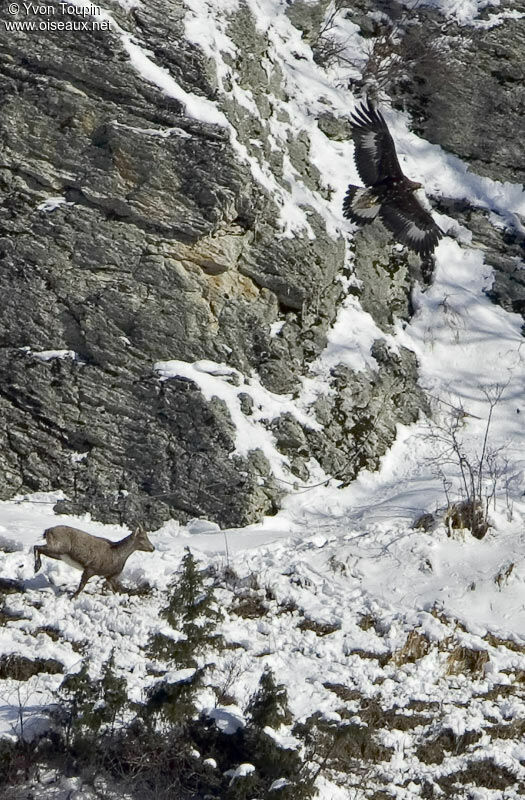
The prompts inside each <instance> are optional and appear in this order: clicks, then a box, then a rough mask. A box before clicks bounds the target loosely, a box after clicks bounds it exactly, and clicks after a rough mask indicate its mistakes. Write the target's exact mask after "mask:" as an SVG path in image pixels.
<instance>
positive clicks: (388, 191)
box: [343, 100, 443, 257]
mask: <svg viewBox="0 0 525 800" xmlns="http://www.w3.org/2000/svg"><path fill="white" fill-rule="evenodd" d="M350 119H351V123H352V133H353V139H354V144H355V149H354V158H355V162H356V167H357V171H358V173H359V177H360V178H361V180H362V181H363V183H364V184H365V186H364V187H361V186H354V185H352V184H350V186H349V187H348V190H347V192H346V196H345V199H344V202H343V214H344V216H345V217H347V219H350V220H351V221H352V222H355V223H357V224H364V223H367V222H372V220H374V219H376V217H379V218H380V219H381V221H382V222H383V223H384V224H385V225H386V227H387V228H388V229H389V230H390V231H391V233H393V235H394V237H395V238H396V239H397V241H398V242H401V244H404V245H406V246H407V247H409V248H410V249H411V250H414V251H415V252H416V253H418V254H419V255H420V256H422V257H426V256H429V255H430V254H431V253H432V252H433V250H434V248H435V246H436V245H437V243H438V241H439V239H440V238H441V236H442V235H443V232H442V231H441V229H440V228H439V227H438V226H437V225H436V223H435V222H434V220H433V219H432V216H431V215H430V214H429V212H428V211H427V210H426V209H425V208H424V207H423V206H422V205H421V203H420V202H419V200H418V199H417V197H416V196H415V195H414V192H415V191H416V190H417V189H420V188H421V184H420V183H416V182H415V181H411V180H410V179H409V178H407V177H406V175H404V174H403V173H402V171H401V167H400V166H399V161H398V160H397V155H396V150H395V146H394V141H393V139H392V137H391V135H390V132H389V130H388V128H387V125H386V122H385V120H384V117H383V115H382V114H381V113H380V112H379V111H378V110H377V109H376V108H374V107H373V105H372V104H371V102H370V101H369V100H367V101H366V103H362V104H361V106H360V107H359V108H358V109H357V110H356V111H355V112H354V113H353V115H352V116H351V118H350Z"/></svg>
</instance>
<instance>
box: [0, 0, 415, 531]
mask: <svg viewBox="0 0 525 800" xmlns="http://www.w3.org/2000/svg"><path fill="white" fill-rule="evenodd" d="M108 7H109V8H111V10H112V11H113V13H114V14H115V17H116V19H117V20H119V21H120V23H121V24H122V25H123V26H125V27H126V29H128V30H129V31H130V32H132V33H134V34H135V35H137V36H138V37H140V38H141V40H142V41H143V43H144V45H145V48H146V49H147V51H148V52H150V53H152V54H154V57H155V59H156V63H158V65H159V66H160V67H161V68H164V69H166V70H167V71H168V72H169V74H171V75H173V76H174V77H175V78H176V80H177V81H178V83H179V85H180V86H181V87H182V89H183V90H184V91H186V92H192V93H193V94H194V95H196V96H198V97H202V98H203V99H208V100H214V101H215V102H216V103H217V107H219V108H220V109H222V111H223V112H224V113H225V114H226V116H227V117H228V119H229V120H230V121H231V122H232V124H233V125H234V126H235V128H236V131H237V136H238V138H239V141H240V142H241V143H242V144H243V146H245V147H246V148H251V149H250V150H249V152H250V153H251V155H252V156H253V157H255V158H257V159H258V160H259V161H260V162H261V163H263V162H264V163H265V164H266V163H267V164H270V165H271V168H272V171H273V174H274V176H275V179H276V181H277V182H278V183H279V182H284V181H285V175H284V172H283V163H282V156H280V154H279V153H276V152H274V151H273V150H272V148H271V147H270V145H269V143H268V140H267V136H266V134H265V131H264V126H262V123H261V119H262V120H264V119H265V115H266V116H267V115H269V114H270V113H271V109H270V107H269V105H268V92H269V91H270V90H271V92H272V93H273V95H274V96H278V94H279V92H284V89H283V88H282V87H280V84H279V80H280V78H279V72H278V70H275V71H274V72H273V73H272V75H270V76H269V75H268V74H267V73H266V72H265V71H264V70H261V67H260V63H259V59H258V57H252V54H254V56H257V54H258V53H262V52H263V49H264V47H265V46H266V42H265V39H264V37H263V36H262V35H261V34H260V33H259V32H258V31H257V28H256V25H255V22H254V20H253V19H252V18H251V15H250V13H249V11H248V9H247V8H244V9H242V12H241V13H239V14H238V15H235V17H233V18H232V20H231V24H230V35H231V36H232V37H233V38H237V39H238V40H239V41H241V40H243V41H248V40H249V41H250V43H251V44H250V48H251V49H250V50H242V51H241V50H240V55H239V60H238V63H236V70H237V74H238V75H240V76H241V79H242V80H243V81H244V82H245V85H246V86H247V87H250V88H251V90H252V93H253V97H254V102H255V103H256V105H257V107H258V109H259V115H258V116H256V115H255V114H250V112H249V111H248V110H247V109H245V108H243V107H242V106H240V105H239V103H238V102H237V101H236V100H235V97H234V95H233V94H228V92H225V91H224V90H221V91H220V92H219V85H218V79H217V75H216V72H215V70H214V65H213V63H212V62H211V61H210V59H208V58H206V57H205V55H204V54H203V53H202V52H201V51H200V50H199V48H196V47H194V46H191V45H190V43H189V42H187V41H186V39H185V37H184V31H183V14H184V9H183V7H182V5H181V4H178V3H176V2H170V3H165V2H163V1H162V0H154V2H151V3H149V4H148V9H147V14H146V12H145V10H144V9H143V8H141V7H137V8H135V9H133V11H132V12H129V13H128V14H125V13H124V12H123V11H122V9H121V8H120V7H118V6H116V5H115V6H112V5H111V3H110V4H108ZM0 38H1V39H2V54H1V55H0V91H1V98H2V100H1V103H2V106H1V118H0V144H1V152H2V167H3V168H2V170H0V200H1V204H0V205H1V212H0V264H1V269H0V291H1V293H2V298H3V302H2V310H1V312H0V497H1V498H9V497H11V496H13V495H14V494H15V493H24V492H31V491H37V490H44V491H49V490H56V489H62V490H63V491H64V492H65V495H66V496H67V500H64V501H61V502H60V503H59V504H58V509H59V510H63V511H72V512H78V513H80V512H84V511H86V510H88V511H90V512H91V513H92V514H93V516H94V517H95V518H99V519H102V520H106V521H122V522H126V523H128V524H134V523H135V522H137V521H142V522H145V523H146V524H147V525H148V526H149V527H153V526H155V525H158V524H160V523H161V522H162V520H164V519H166V518H168V517H169V516H174V517H176V518H178V519H181V520H187V519H188V518H190V517H194V516H203V517H208V518H210V519H213V520H215V521H217V522H218V523H220V524H221V525H224V526H226V525H243V524H246V523H248V522H250V521H253V520H255V519H258V518H259V517H260V516H261V515H262V514H265V513H272V512H273V511H275V510H276V509H277V507H278V504H279V500H280V498H281V496H282V493H283V486H282V485H281V484H280V483H279V482H278V481H277V480H276V478H275V477H274V475H273V473H272V468H271V465H270V463H269V462H268V460H267V458H266V457H265V456H264V455H263V454H262V452H261V451H259V450H252V451H251V452H249V453H248V455H244V456H241V455H239V454H238V453H236V442H235V429H234V426H233V423H232V421H231V415H230V413H229V410H228V408H227V406H226V405H225V403H224V402H223V401H222V400H219V399H217V398H212V399H211V400H209V401H208V400H206V399H205V397H204V395H203V394H202V392H201V391H200V390H199V388H198V385H197V384H196V383H195V382H193V381H191V380H189V379H187V378H184V377H174V378H170V379H168V380H164V381H161V380H160V379H159V376H158V374H157V373H156V372H155V369H154V365H155V363H156V362H157V361H161V360H169V359H176V360H179V361H182V362H190V363H191V362H195V361H199V360H201V359H207V360H210V361H213V362H218V363H222V362H226V363H227V364H228V365H229V366H230V367H232V368H235V369H237V370H239V371H240V373H242V374H244V375H246V376H249V375H250V373H251V372H252V371H254V372H256V373H257V374H258V375H259V377H260V379H261V381H262V384H263V385H264V386H265V387H266V389H268V390H270V391H272V392H274V393H276V394H283V393H293V394H297V392H298V391H299V388H300V377H301V376H302V375H303V374H305V372H306V371H307V370H308V365H309V364H310V363H311V362H312V361H313V360H314V359H315V358H317V356H318V355H319V354H320V352H321V351H322V349H323V348H324V346H325V344H326V334H327V331H328V328H329V326H330V325H331V324H332V322H333V321H334V319H335V316H336V313H337V309H338V303H339V301H340V300H341V298H342V296H343V291H342V287H341V283H340V282H339V281H338V280H337V276H338V274H339V273H340V272H341V270H342V269H343V267H344V261H345V243H344V240H343V238H342V237H341V236H340V237H339V238H337V237H336V238H333V237H331V236H329V235H328V234H327V232H326V229H325V225H324V222H323V220H322V219H321V218H320V216H319V215H318V213H317V212H316V211H315V210H314V209H309V216H308V220H309V225H310V229H311V231H312V232H313V234H314V235H313V236H311V235H310V236H309V235H307V234H306V233H305V234H304V235H303V236H300V235H295V236H294V237H293V238H286V237H282V236H280V235H278V234H280V230H279V228H278V225H277V222H276V220H277V217H278V207H277V205H276V203H275V200H274V198H273V197H272V195H271V193H270V192H269V191H268V189H265V188H263V187H262V186H260V185H259V184H258V183H257V182H256V181H254V179H253V177H252V174H251V172H250V169H249V167H248V165H247V163H246V162H245V161H243V160H242V159H241V158H240V157H239V153H238V151H237V150H236V148H235V147H234V146H233V144H232V141H231V139H230V136H229V132H228V129H227V127H225V126H221V125H217V124H211V123H210V122H203V121H198V120H196V119H195V118H192V117H189V116H187V115H186V113H185V108H184V106H183V104H182V103H181V102H180V101H179V100H177V99H175V98H171V97H169V96H168V94H165V93H163V92H161V91H160V90H159V89H158V88H157V87H155V86H154V85H153V84H152V83H150V82H148V81H147V80H144V79H143V78H141V77H140V76H139V75H138V74H137V72H136V71H135V70H134V68H133V66H132V65H131V63H130V61H129V58H128V56H127V54H126V53H125V51H124V50H123V47H122V42H121V40H120V38H119V36H118V35H117V34H116V33H113V32H96V31H91V30H88V31H83V32H82V35H79V34H78V33H77V32H71V33H68V32H61V33H60V34H56V35H50V34H49V33H46V32H39V31H35V32H33V34H32V35H31V39H30V42H29V38H28V37H27V35H26V34H25V33H9V34H7V33H6V32H5V31H3V32H2V31H1V30H0ZM327 124H328V123H327ZM332 127H333V125H332ZM334 135H339V134H334ZM252 140H257V142H258V143H257V142H256V143H253V141H252ZM308 150H309V140H308V137H307V135H306V134H301V135H300V136H299V137H298V138H297V139H296V140H291V141H290V142H289V151H288V152H289V157H290V161H291V163H293V166H294V169H295V170H297V172H298V173H299V174H301V175H302V178H303V180H304V182H305V185H306V186H309V187H311V188H314V189H315V190H316V191H319V192H321V193H322V192H323V191H324V188H323V186H322V182H321V179H320V175H319V173H318V171H317V170H316V168H315V167H314V166H313V165H312V164H311V163H310V162H309V159H308ZM57 198H58V199H57ZM404 274H405V273H404V272H403V275H404ZM384 280H385V281H386V284H388V285H389V286H390V283H391V276H389V275H385V277H384ZM398 283H399V282H398ZM401 284H402V285H403V287H404V286H405V282H404V278H403V280H402V281H401ZM401 284H399V285H398V284H396V288H395V294H396V297H399V306H400V309H401V313H402V314H405V313H406V308H405V306H406V302H405V301H403V300H402V299H401V294H400V292H401V288H400V287H401ZM366 294H367V290H366V288H365V289H363V298H365V296H366ZM370 303H371V305H374V304H376V299H375V298H372V299H371V301H370ZM388 303H390V300H387V301H386V304H388ZM380 316H381V315H379V316H378V322H380V324H381V319H380ZM277 322H279V323H280V326H281V327H280V330H279V332H278V334H277V335H271V333H270V331H271V326H272V324H273V323H277ZM390 322H391V320H390ZM388 324H389V320H386V328H388ZM380 350H381V345H380V344H378V346H377V352H378V353H379V351H380ZM49 351H60V352H58V353H55V354H53V353H50V352H49ZM66 351H67V352H66ZM399 358H401V361H404V362H406V363H405V366H407V365H408V368H407V370H406V371H405V372H404V377H403V386H404V388H405V389H406V391H405V393H404V395H403V397H400V396H399V395H398V387H399V377H400V374H401V372H402V371H403V370H404V369H405V368H404V367H402V366H401V364H400V361H399ZM376 360H377V362H378V368H377V370H369V371H368V372H366V373H362V374H358V375H357V376H352V375H351V374H349V373H348V374H347V373H346V372H345V373H344V374H343V372H339V371H337V370H336V371H335V372H334V375H333V376H332V381H333V386H334V387H335V390H336V394H335V396H334V397H335V399H334V400H333V403H332V399H330V401H326V403H325V404H324V405H323V401H322V400H319V402H318V405H317V407H316V408H315V409H314V412H315V414H316V415H317V417H318V419H319V421H321V422H322V423H323V425H324V433H322V434H321V433H315V434H314V433H312V431H311V430H310V429H308V428H307V427H305V426H304V425H301V424H299V422H298V421H297V420H296V419H294V418H293V416H290V415H283V416H281V417H280V418H277V419H274V420H273V421H272V420H270V419H269V420H267V426H268V428H269V429H270V428H271V429H272V430H273V431H274V435H275V439H276V442H277V447H278V448H279V449H280V450H281V452H282V453H283V454H285V455H287V456H288V458H289V460H290V464H291V469H292V472H294V473H295V474H296V475H297V477H298V478H299V479H300V480H303V481H307V480H308V478H309V470H308V466H307V464H308V462H309V460H310V459H311V458H312V457H313V458H315V459H317V460H318V461H319V462H320V463H321V465H322V466H323V467H324V468H325V470H326V471H327V472H328V473H333V474H337V476H338V477H339V476H340V477H342V479H343V480H348V479H349V478H350V477H351V476H352V475H353V474H355V472H356V470H357V469H358V467H359V466H363V465H367V466H373V465H375V464H376V463H377V460H378V458H379V457H380V455H381V454H382V453H384V452H385V450H386V448H387V447H388V446H389V445H390V444H391V442H392V441H393V438H394V436H395V423H396V421H401V420H402V421H408V420H411V419H414V418H415V417H416V416H417V414H418V407H421V405H422V404H423V400H422V398H421V396H420V392H419V390H418V389H417V388H416V380H417V374H416V369H415V365H414V362H413V359H412V358H411V357H410V354H405V355H402V356H401V357H397V356H396V357H395V356H394V355H393V354H388V353H384V352H383V355H382V356H381V358H376ZM396 384H397V386H396ZM403 398H409V399H408V400H405V399H403ZM239 402H240V404H241V406H240V407H241V409H242V410H243V412H244V413H245V414H247V415H248V417H247V418H249V415H250V414H251V413H252V409H253V402H254V401H253V398H252V397H251V396H250V394H249V391H247V392H244V393H243V396H242V397H239ZM379 409H382V410H381V412H380V413H379ZM336 412H337V413H336ZM379 418H381V420H382V421H381V424H379V425H378V427H377V428H376V429H375V430H374V431H373V432H371V431H369V432H365V431H366V429H367V424H368V425H369V424H370V422H371V421H372V422H374V424H375V423H376V422H377V420H378V419H379ZM261 424H262V423H261ZM358 446H359V448H360V456H359V458H358V459H356V458H355V457H354V454H355V453H356V449H357V447H358ZM347 461H348V463H347V464H346V465H345V462H347Z"/></svg>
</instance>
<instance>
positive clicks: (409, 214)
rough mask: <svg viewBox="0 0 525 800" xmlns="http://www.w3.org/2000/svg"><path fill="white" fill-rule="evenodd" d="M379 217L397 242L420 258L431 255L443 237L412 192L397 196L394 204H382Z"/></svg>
mask: <svg viewBox="0 0 525 800" xmlns="http://www.w3.org/2000/svg"><path fill="white" fill-rule="evenodd" d="M379 216H380V218H381V220H382V221H383V222H384V224H385V225H386V227H387V228H388V229H389V230H390V231H391V232H392V233H393V234H394V236H395V238H396V239H397V241H398V242H401V244H405V245H406V246H407V247H410V249H411V250H414V251H415V252H416V253H417V254H418V255H420V256H421V257H422V258H424V257H425V256H429V255H430V254H431V253H432V251H433V250H434V247H435V246H436V245H437V243H438V242H439V240H440V238H441V236H442V235H443V233H442V231H441V228H439V227H438V226H437V225H436V223H435V222H434V220H433V219H432V217H431V216H430V214H429V213H428V211H425V209H424V208H423V206H422V205H421V204H420V203H419V201H418V200H417V199H416V198H415V197H414V195H413V194H412V192H403V194H401V195H397V196H396V199H395V202H385V203H382V205H381V208H380V209H379Z"/></svg>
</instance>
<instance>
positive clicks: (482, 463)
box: [427, 384, 509, 539]
mask: <svg viewBox="0 0 525 800" xmlns="http://www.w3.org/2000/svg"><path fill="white" fill-rule="evenodd" d="M506 386H507V384H505V385H501V384H495V385H494V386H491V387H488V388H483V389H482V390H481V391H482V394H483V395H484V397H485V399H486V401H487V407H488V413H487V418H486V422H485V428H484V430H483V433H482V436H481V439H480V441H478V442H477V443H473V442H469V441H468V436H467V432H466V429H465V422H466V420H467V419H468V417H472V416H473V415H471V414H469V413H468V412H467V411H466V410H465V409H464V408H463V405H462V403H461V401H459V400H456V401H455V402H453V403H450V402H446V401H444V400H441V399H440V398H438V400H439V402H440V403H441V404H442V405H444V406H445V407H446V409H447V410H446V413H444V414H443V413H442V414H441V419H438V421H434V422H432V423H431V424H430V426H429V433H428V434H427V436H428V437H429V438H430V439H431V440H432V441H433V443H434V444H437V445H438V447H439V454H438V455H437V456H435V457H433V458H431V459H430V462H431V464H432V465H433V466H434V468H435V470H436V472H437V474H438V475H439V477H440V478H441V480H442V483H443V490H444V492H445V497H446V501H447V511H446V514H445V522H446V524H447V526H448V529H449V532H451V531H452V529H459V530H461V529H464V528H467V529H468V530H470V531H471V533H472V535H473V536H475V537H476V538H477V539H482V538H483V537H484V536H485V534H486V533H487V531H488V529H489V527H490V523H489V509H490V508H491V506H492V505H494V507H495V504H496V496H497V493H498V491H499V489H500V488H501V487H500V484H501V480H502V478H504V477H505V475H506V473H507V471H508V469H509V462H508V459H507V457H506V456H505V454H504V445H501V446H499V447H495V446H493V445H492V444H491V441H490V432H491V425H492V421H493V417H494V412H495V409H496V407H497V406H498V403H499V402H500V401H501V398H502V396H503V393H504V391H505V389H506ZM477 419H479V417H478V418H477ZM453 472H455V473H456V474H457V475H458V477H459V494H460V497H459V499H457V500H456V499H454V500H453V499H452V497H451V491H452V487H453V486H454V480H453V479H452V477H451V473H453ZM505 485H507V484H505Z"/></svg>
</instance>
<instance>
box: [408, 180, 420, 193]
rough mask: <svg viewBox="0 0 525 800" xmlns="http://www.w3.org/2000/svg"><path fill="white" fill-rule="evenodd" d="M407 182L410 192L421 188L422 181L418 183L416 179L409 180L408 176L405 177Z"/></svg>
mask: <svg viewBox="0 0 525 800" xmlns="http://www.w3.org/2000/svg"><path fill="white" fill-rule="evenodd" d="M407 183H408V188H409V189H410V191H411V192H415V191H416V189H422V188H423V184H422V183H418V182H417V181H411V180H409V179H408V178H407Z"/></svg>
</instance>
